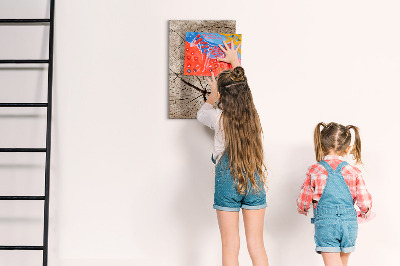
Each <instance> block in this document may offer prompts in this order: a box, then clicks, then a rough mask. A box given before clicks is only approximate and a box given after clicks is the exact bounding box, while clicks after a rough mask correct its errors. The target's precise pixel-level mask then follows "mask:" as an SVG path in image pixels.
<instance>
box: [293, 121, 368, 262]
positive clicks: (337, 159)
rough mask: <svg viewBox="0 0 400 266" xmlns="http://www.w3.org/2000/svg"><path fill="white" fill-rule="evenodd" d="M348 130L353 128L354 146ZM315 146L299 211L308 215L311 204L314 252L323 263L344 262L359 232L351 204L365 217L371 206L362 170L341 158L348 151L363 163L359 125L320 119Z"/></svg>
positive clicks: (353, 246) (315, 136) (316, 130)
mask: <svg viewBox="0 0 400 266" xmlns="http://www.w3.org/2000/svg"><path fill="white" fill-rule="evenodd" d="M321 127H322V130H321ZM351 131H354V139H355V140H354V145H353V146H351V145H350V143H351ZM314 148H315V157H316V159H317V162H318V163H316V164H314V165H312V166H311V167H309V168H308V172H307V178H306V180H305V181H304V183H303V186H302V187H301V190H300V195H299V197H298V198H297V207H298V212H299V213H300V214H304V215H307V212H308V209H309V208H310V206H311V204H312V205H313V213H314V218H311V223H314V225H315V235H314V240H315V244H316V249H315V250H316V252H317V253H319V254H322V257H323V260H324V263H325V265H329V266H342V265H344V266H346V265H347V264H348V260H349V256H350V253H351V252H353V251H354V249H355V243H356V238H357V232H358V222H357V211H356V210H355V208H354V204H355V203H356V204H357V206H358V207H359V209H360V216H361V217H362V218H365V219H367V218H368V217H369V216H370V215H371V207H372V198H371V194H370V193H369V192H368V191H367V188H366V187H365V183H364V180H363V177H362V175H361V171H360V170H359V169H358V168H357V167H356V166H353V165H350V164H349V163H348V162H346V160H345V158H344V156H346V155H347V154H349V153H350V154H352V155H353V158H354V159H355V161H356V163H357V164H361V163H362V161H361V139H360V134H359V129H358V128H357V127H356V126H353V125H349V126H343V125H340V124H338V123H333V122H332V123H329V124H327V125H326V124H325V123H322V122H321V123H319V124H318V125H317V126H316V128H315V131H314Z"/></svg>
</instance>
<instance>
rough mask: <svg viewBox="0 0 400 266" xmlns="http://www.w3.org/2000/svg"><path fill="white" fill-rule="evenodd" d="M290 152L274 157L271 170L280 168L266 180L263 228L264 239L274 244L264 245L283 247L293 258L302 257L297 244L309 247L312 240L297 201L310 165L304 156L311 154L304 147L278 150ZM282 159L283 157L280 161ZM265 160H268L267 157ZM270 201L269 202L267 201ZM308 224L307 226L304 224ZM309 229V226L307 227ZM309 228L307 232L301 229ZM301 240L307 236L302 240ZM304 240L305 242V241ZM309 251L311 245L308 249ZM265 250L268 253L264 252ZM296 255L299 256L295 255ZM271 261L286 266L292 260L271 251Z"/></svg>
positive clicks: (311, 247) (282, 254) (267, 244)
mask: <svg viewBox="0 0 400 266" xmlns="http://www.w3.org/2000/svg"><path fill="white" fill-rule="evenodd" d="M288 150H290V151H291V153H285V154H279V152H277V153H275V154H274V157H275V158H278V159H277V160H275V159H272V160H271V161H272V162H273V161H275V165H273V163H272V164H271V163H270V164H269V165H273V168H276V169H280V172H279V173H277V172H274V170H273V169H271V170H272V173H273V174H272V175H271V176H270V178H269V182H268V186H269V188H270V189H269V191H268V193H267V201H268V204H269V206H268V208H267V213H266V223H265V224H266V226H265V233H266V236H267V239H269V240H272V241H273V242H274V243H273V245H269V243H268V242H267V241H266V246H267V248H268V246H275V247H285V249H287V250H291V253H292V255H293V256H290V257H292V258H293V257H297V255H298V257H297V258H299V257H303V256H304V254H301V252H300V251H301V249H299V245H305V244H306V245H308V242H309V241H308V240H310V241H311V242H310V244H312V241H313V235H312V234H313V227H312V226H311V224H310V217H312V216H310V214H308V216H307V217H305V216H302V215H300V214H298V212H297V205H296V199H297V197H298V195H299V192H300V188H301V185H302V184H303V182H304V179H305V176H306V175H305V173H306V170H307V168H308V167H309V166H310V162H311V163H313V162H312V158H311V157H310V158H305V156H304V155H305V154H310V155H312V150H310V147H307V146H298V147H294V146H291V147H290V149H286V148H282V149H280V151H282V152H283V151H288ZM282 158H284V159H283V160H282ZM267 161H268V157H267ZM269 199H272V200H269ZM307 224H309V226H308V225H307ZM307 226H308V227H307ZM304 228H309V230H306V231H305V230H304ZM304 237H306V238H307V237H308V239H305V238H304ZM305 240H307V241H305ZM310 249H311V251H312V249H313V246H310ZM267 251H268V250H267ZM297 252H298V254H296V253H297ZM270 253H271V255H272V256H273V258H271V259H273V261H274V262H275V263H277V265H288V264H287V263H288V261H290V260H292V259H291V258H290V257H288V256H287V254H286V253H284V252H279V250H275V251H274V250H271V252H270Z"/></svg>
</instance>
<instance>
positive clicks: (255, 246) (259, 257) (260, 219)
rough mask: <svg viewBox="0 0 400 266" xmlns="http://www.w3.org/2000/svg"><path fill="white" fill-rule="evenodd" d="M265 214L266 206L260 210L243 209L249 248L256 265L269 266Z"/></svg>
mask: <svg viewBox="0 0 400 266" xmlns="http://www.w3.org/2000/svg"><path fill="white" fill-rule="evenodd" d="M264 215H265V208H263V209H259V210H246V209H243V221H244V228H245V232H246V241H247V249H248V250H249V254H250V257H251V261H252V262H253V265H254V266H268V257H267V253H266V251H265V247H264V238H263V231H264Z"/></svg>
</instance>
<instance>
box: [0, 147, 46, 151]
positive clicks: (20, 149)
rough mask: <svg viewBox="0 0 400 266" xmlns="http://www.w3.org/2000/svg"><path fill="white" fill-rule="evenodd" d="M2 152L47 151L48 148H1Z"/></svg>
mask: <svg viewBox="0 0 400 266" xmlns="http://www.w3.org/2000/svg"><path fill="white" fill-rule="evenodd" d="M0 152H46V148H0Z"/></svg>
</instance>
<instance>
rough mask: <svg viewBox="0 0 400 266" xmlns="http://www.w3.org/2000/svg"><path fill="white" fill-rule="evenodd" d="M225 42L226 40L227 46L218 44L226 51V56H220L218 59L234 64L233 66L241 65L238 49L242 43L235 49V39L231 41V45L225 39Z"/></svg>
mask: <svg viewBox="0 0 400 266" xmlns="http://www.w3.org/2000/svg"><path fill="white" fill-rule="evenodd" d="M223 42H224V45H225V47H222V45H221V44H218V46H219V48H221V50H222V51H223V52H224V53H225V57H218V58H217V60H218V61H222V62H225V63H228V64H232V67H233V68H235V67H237V66H240V63H239V57H238V51H239V48H240V44H239V45H238V46H237V47H236V49H235V45H234V44H233V40H232V41H231V47H229V46H228V44H227V43H226V42H225V41H223Z"/></svg>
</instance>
